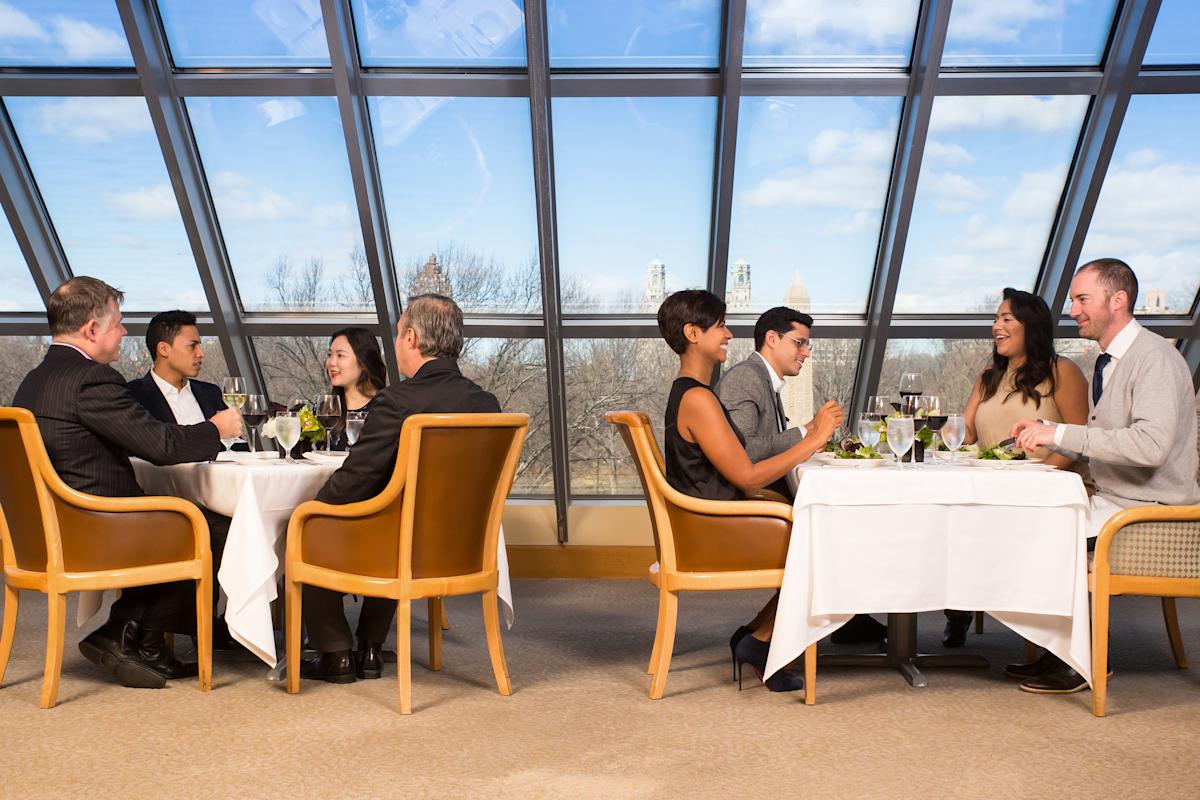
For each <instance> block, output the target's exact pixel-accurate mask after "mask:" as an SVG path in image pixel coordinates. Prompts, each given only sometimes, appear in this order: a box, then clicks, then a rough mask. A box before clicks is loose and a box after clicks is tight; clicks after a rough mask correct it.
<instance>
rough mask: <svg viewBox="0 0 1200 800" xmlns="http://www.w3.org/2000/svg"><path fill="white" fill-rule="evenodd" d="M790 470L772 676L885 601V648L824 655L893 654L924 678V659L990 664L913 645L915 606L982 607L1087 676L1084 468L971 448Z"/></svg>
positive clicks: (887, 658)
mask: <svg viewBox="0 0 1200 800" xmlns="http://www.w3.org/2000/svg"><path fill="white" fill-rule="evenodd" d="M844 461H848V460H835V459H833V458H832V457H831V456H830V457H818V458H816V459H812V460H810V461H808V462H805V463H804V464H801V465H800V466H798V467H797V468H796V469H795V470H793V472H792V473H791V474H790V475H789V484H790V485H791V487H792V488H793V490H794V491H795V502H794V504H793V521H792V534H791V540H790V544H789V546H788V553H787V560H786V564H785V568H784V574H783V581H782V586H781V588H780V594H779V603H778V609H777V611H776V616H775V627H774V634H773V638H772V640H771V648H770V653H769V655H768V658H767V675H768V676H769V675H771V674H773V673H774V672H776V671H778V670H779V669H782V668H783V667H786V666H787V665H788V664H789V663H791V662H792V661H794V660H795V659H796V658H798V657H799V656H800V655H801V654H802V653H803V652H804V650H805V649H806V648H807V647H808V646H809V645H810V644H812V643H814V642H817V641H819V640H820V639H822V638H824V637H825V636H828V635H829V634H831V633H833V632H834V631H835V630H837V629H838V628H840V627H841V626H842V625H844V624H845V623H846V622H848V621H849V620H850V619H851V618H852V617H853V616H854V615H856V614H873V613H886V614H888V617H889V619H888V639H887V650H886V652H883V653H858V654H854V653H844V654H828V655H824V654H823V655H821V656H819V657H818V664H819V665H822V666H870V665H875V666H884V667H888V668H894V669H897V670H899V671H900V672H901V674H903V675H904V677H905V678H906V679H907V680H908V682H909V683H910V684H911V685H912V686H914V687H923V686H926V685H927V679H926V677H925V676H924V674H923V673H922V669H923V668H928V667H938V666H959V667H961V666H986V665H987V662H986V661H985V660H984V659H982V658H981V657H980V656H977V655H971V654H957V653H956V654H935V655H926V654H921V653H919V652H917V648H916V642H917V636H916V633H917V629H916V620H917V617H916V615H917V613H918V612H922V611H935V610H941V609H948V608H949V609H962V610H970V611H985V612H987V613H988V614H989V615H990V616H992V617H993V618H995V619H996V620H998V621H999V622H1001V623H1002V624H1004V625H1006V626H1007V627H1009V628H1011V629H1012V630H1013V631H1015V632H1016V633H1018V634H1020V635H1021V636H1023V637H1024V638H1025V639H1026V640H1028V641H1030V642H1032V643H1034V644H1037V645H1041V646H1042V647H1045V648H1046V649H1047V650H1049V651H1050V652H1051V653H1054V654H1055V655H1057V656H1058V657H1060V658H1061V659H1063V661H1065V662H1066V663H1067V664H1069V665H1070V666H1071V667H1073V668H1074V669H1075V670H1076V671H1077V672H1079V673H1080V674H1081V675H1083V676H1084V678H1085V679H1087V680H1088V681H1089V683H1090V681H1091V650H1090V648H1091V630H1090V615H1089V605H1088V583H1087V525H1086V519H1087V505H1088V495H1087V491H1086V490H1085V488H1084V485H1083V481H1082V480H1081V479H1080V477H1079V475H1077V474H1076V473H1074V472H1069V471H1062V470H1057V469H1054V468H1053V467H1051V466H1049V465H1044V464H1039V463H1036V462H1023V463H1022V462H1009V463H1000V464H996V463H989V462H980V461H977V460H970V459H963V460H960V461H959V462H958V463H954V464H950V463H946V462H944V461H938V462H934V463H926V464H898V463H896V462H895V461H894V460H889V459H879V460H876V461H874V463H869V464H867V463H862V462H863V461H865V460H857V461H859V462H860V463H857V464H854V463H839V462H844Z"/></svg>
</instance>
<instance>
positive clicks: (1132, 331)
mask: <svg viewBox="0 0 1200 800" xmlns="http://www.w3.org/2000/svg"><path fill="white" fill-rule="evenodd" d="M1141 328H1142V326H1141V325H1139V324H1138V321H1137V320H1136V319H1131V320H1129V322H1128V323H1126V325H1125V327H1124V328H1121V332H1120V333H1118V334H1117V335H1116V336H1114V337H1113V340H1112V341H1111V342H1109V343H1108V348H1107V349H1106V350H1105V351H1104V352H1106V353H1108V354H1109V355H1110V356H1112V357H1113V358H1118V359H1119V358H1122V357H1123V356H1124V355H1125V354H1126V353H1127V352H1129V348H1130V347H1131V346H1132V345H1133V340H1134V339H1136V338H1137V335H1138V331H1140V330H1141Z"/></svg>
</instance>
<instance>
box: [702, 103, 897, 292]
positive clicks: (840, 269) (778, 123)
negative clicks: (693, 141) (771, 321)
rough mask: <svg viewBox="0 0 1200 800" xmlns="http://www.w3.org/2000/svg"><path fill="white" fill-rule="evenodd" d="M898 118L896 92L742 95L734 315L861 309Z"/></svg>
mask: <svg viewBox="0 0 1200 800" xmlns="http://www.w3.org/2000/svg"><path fill="white" fill-rule="evenodd" d="M899 119H900V99H899V98H891V97H885V98H852V97H834V98H824V97H820V98H817V97H811V98H810V97H746V98H743V99H742V104H741V119H740V122H739V131H738V165H737V172H736V177H735V181H734V188H733V219H732V223H731V227H730V236H729V261H730V266H729V270H730V271H729V277H728V278H727V280H726V290H725V300H726V302H727V303H728V304H729V313H730V314H737V313H747V312H753V313H759V312H762V311H764V310H766V309H767V308H770V307H771V306H777V305H788V306H792V307H794V308H796V309H798V310H801V311H808V312H815V313H818V314H834V313H851V314H861V313H863V311H864V310H865V309H866V306H867V292H868V291H869V289H870V283H871V274H872V272H873V271H874V268H875V253H876V250H877V248H878V244H879V227H880V224H881V221H882V218H883V206H884V202H885V201H886V199H887V189H888V181H889V179H890V177H891V172H892V156H893V154H894V153H895V150H896V128H897V126H898V124H899Z"/></svg>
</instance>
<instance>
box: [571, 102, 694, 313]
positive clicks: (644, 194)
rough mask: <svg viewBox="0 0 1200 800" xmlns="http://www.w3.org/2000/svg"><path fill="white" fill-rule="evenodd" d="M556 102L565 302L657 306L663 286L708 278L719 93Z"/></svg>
mask: <svg viewBox="0 0 1200 800" xmlns="http://www.w3.org/2000/svg"><path fill="white" fill-rule="evenodd" d="M553 104H554V105H553V112H554V171H555V181H556V183H557V187H556V192H555V197H556V202H557V204H558V208H557V210H558V244H559V253H560V259H561V260H560V263H561V269H562V275H563V279H562V303H563V310H564V311H565V312H567V313H571V312H575V313H588V312H598V313H637V312H641V313H646V314H651V315H653V314H654V313H656V312H657V310H658V306H659V304H660V303H661V302H662V294H663V292H664V291H665V292H672V291H675V290H676V289H685V288H695V287H703V286H704V285H705V283H706V280H705V274H706V271H707V267H706V265H707V263H708V230H709V220H710V215H711V205H712V170H713V149H714V142H713V137H714V135H715V132H716V113H717V103H716V99H715V98H711V97H652V98H617V97H612V98H559V97H556V98H554V100H553ZM659 275H665V285H664V284H663V283H661V282H660V281H659V278H658V277H657V276H659Z"/></svg>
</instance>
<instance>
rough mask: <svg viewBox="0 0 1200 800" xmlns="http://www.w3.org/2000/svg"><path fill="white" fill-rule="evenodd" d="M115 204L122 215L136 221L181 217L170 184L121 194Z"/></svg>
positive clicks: (117, 195) (140, 187)
mask: <svg viewBox="0 0 1200 800" xmlns="http://www.w3.org/2000/svg"><path fill="white" fill-rule="evenodd" d="M113 202H114V203H115V205H116V206H117V208H118V209H120V211H121V213H122V214H124V215H125V216H127V217H132V218H134V219H170V218H172V217H177V216H178V215H179V206H178V205H176V203H175V192H174V191H173V190H172V189H171V184H169V183H158V184H155V185H153V186H139V187H137V188H135V189H131V190H129V191H127V192H119V193H118V194H116V195H115V196H114V197H113Z"/></svg>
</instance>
